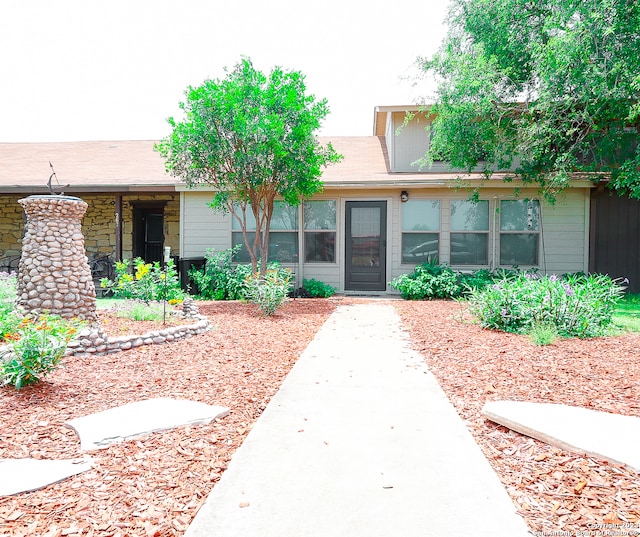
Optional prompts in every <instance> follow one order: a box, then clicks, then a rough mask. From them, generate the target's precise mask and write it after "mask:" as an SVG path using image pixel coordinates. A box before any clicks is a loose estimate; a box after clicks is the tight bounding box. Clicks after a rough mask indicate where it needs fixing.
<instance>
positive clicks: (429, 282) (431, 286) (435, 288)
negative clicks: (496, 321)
mask: <svg viewBox="0 0 640 537" xmlns="http://www.w3.org/2000/svg"><path fill="white" fill-rule="evenodd" d="M389 285H390V286H391V287H393V288H394V289H397V290H398V291H400V294H401V295H402V298H405V299H407V300H424V299H432V298H454V297H458V296H460V293H461V292H462V286H461V285H460V283H459V281H458V275H457V274H456V273H455V272H454V271H453V270H452V269H451V268H450V267H448V266H447V265H438V264H437V263H435V262H433V263H422V264H420V265H416V268H415V270H414V271H413V272H412V273H411V274H402V275H401V276H398V277H397V278H395V279H394V280H392V281H391V282H390V283H389Z"/></svg>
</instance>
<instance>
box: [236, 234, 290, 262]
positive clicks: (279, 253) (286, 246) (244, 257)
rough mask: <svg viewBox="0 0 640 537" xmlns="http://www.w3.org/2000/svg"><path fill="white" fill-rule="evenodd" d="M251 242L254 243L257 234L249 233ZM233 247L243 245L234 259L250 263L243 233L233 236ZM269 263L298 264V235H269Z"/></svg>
mask: <svg viewBox="0 0 640 537" xmlns="http://www.w3.org/2000/svg"><path fill="white" fill-rule="evenodd" d="M247 235H248V236H249V241H253V239H254V237H255V233H247ZM231 243H232V246H235V245H236V244H241V245H242V248H240V251H239V252H238V253H237V254H236V256H235V257H234V258H233V261H235V262H236V263H250V262H251V259H250V258H249V253H248V252H247V248H246V246H245V245H244V239H243V237H242V233H238V232H236V233H232V234H231ZM269 261H279V262H280V263H296V262H297V261H298V233H297V232H295V231H293V232H289V233H287V232H275V233H269Z"/></svg>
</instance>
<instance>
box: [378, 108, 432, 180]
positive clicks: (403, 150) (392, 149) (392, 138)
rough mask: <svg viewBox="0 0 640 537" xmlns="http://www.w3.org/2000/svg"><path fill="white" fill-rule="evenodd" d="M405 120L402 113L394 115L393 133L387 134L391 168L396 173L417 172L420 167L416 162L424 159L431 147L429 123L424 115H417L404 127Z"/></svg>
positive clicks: (392, 122)
mask: <svg viewBox="0 0 640 537" xmlns="http://www.w3.org/2000/svg"><path fill="white" fill-rule="evenodd" d="M404 118H405V114H404V113H402V112H394V113H393V114H392V121H391V131H390V132H388V134H387V136H388V138H387V139H388V144H389V160H390V166H391V170H392V171H394V172H417V171H420V167H419V166H418V165H416V164H414V162H415V161H416V160H418V159H420V158H422V157H424V155H425V153H426V152H427V149H428V147H429V133H428V131H427V130H426V127H427V125H428V123H427V120H426V118H425V117H424V116H423V115H417V116H416V117H415V118H414V120H413V121H411V122H410V123H408V124H407V125H404V126H403V124H404ZM398 129H400V130H398Z"/></svg>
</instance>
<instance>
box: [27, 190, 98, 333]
mask: <svg viewBox="0 0 640 537" xmlns="http://www.w3.org/2000/svg"><path fill="white" fill-rule="evenodd" d="M18 203H20V205H22V207H23V209H24V212H25V213H26V215H27V222H26V226H25V234H24V237H23V240H22V257H21V259H20V266H19V268H18V299H17V302H18V306H19V307H20V308H22V309H24V310H26V311H27V312H33V313H43V312H48V313H52V314H55V315H60V316H61V317H64V318H67V319H70V318H73V317H77V318H79V319H84V320H86V321H89V322H95V321H97V315H96V290H95V287H94V284H93V278H92V276H91V269H90V268H89V263H88V262H87V255H86V252H85V245H84V236H83V235H82V225H81V222H82V217H83V216H84V214H85V212H86V210H87V204H86V203H85V202H84V201H82V200H81V199H80V198H75V197H71V196H55V195H51V196H29V197H27V198H23V199H21V200H19V202H18Z"/></svg>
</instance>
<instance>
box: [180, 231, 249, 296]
mask: <svg viewBox="0 0 640 537" xmlns="http://www.w3.org/2000/svg"><path fill="white" fill-rule="evenodd" d="M241 247H242V245H240V244H238V245H236V246H234V247H233V248H229V249H227V250H223V251H220V252H216V251H214V250H212V249H210V250H207V253H206V255H205V259H206V262H205V265H204V268H203V269H191V270H190V271H189V277H190V278H191V279H192V280H193V282H194V283H195V284H196V287H197V288H198V293H199V295H200V297H202V298H204V299H206V300H243V299H245V298H246V297H247V277H248V276H250V275H251V266H250V265H236V266H234V265H233V257H234V256H235V255H236V254H237V253H238V251H239V250H240V248H241Z"/></svg>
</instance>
